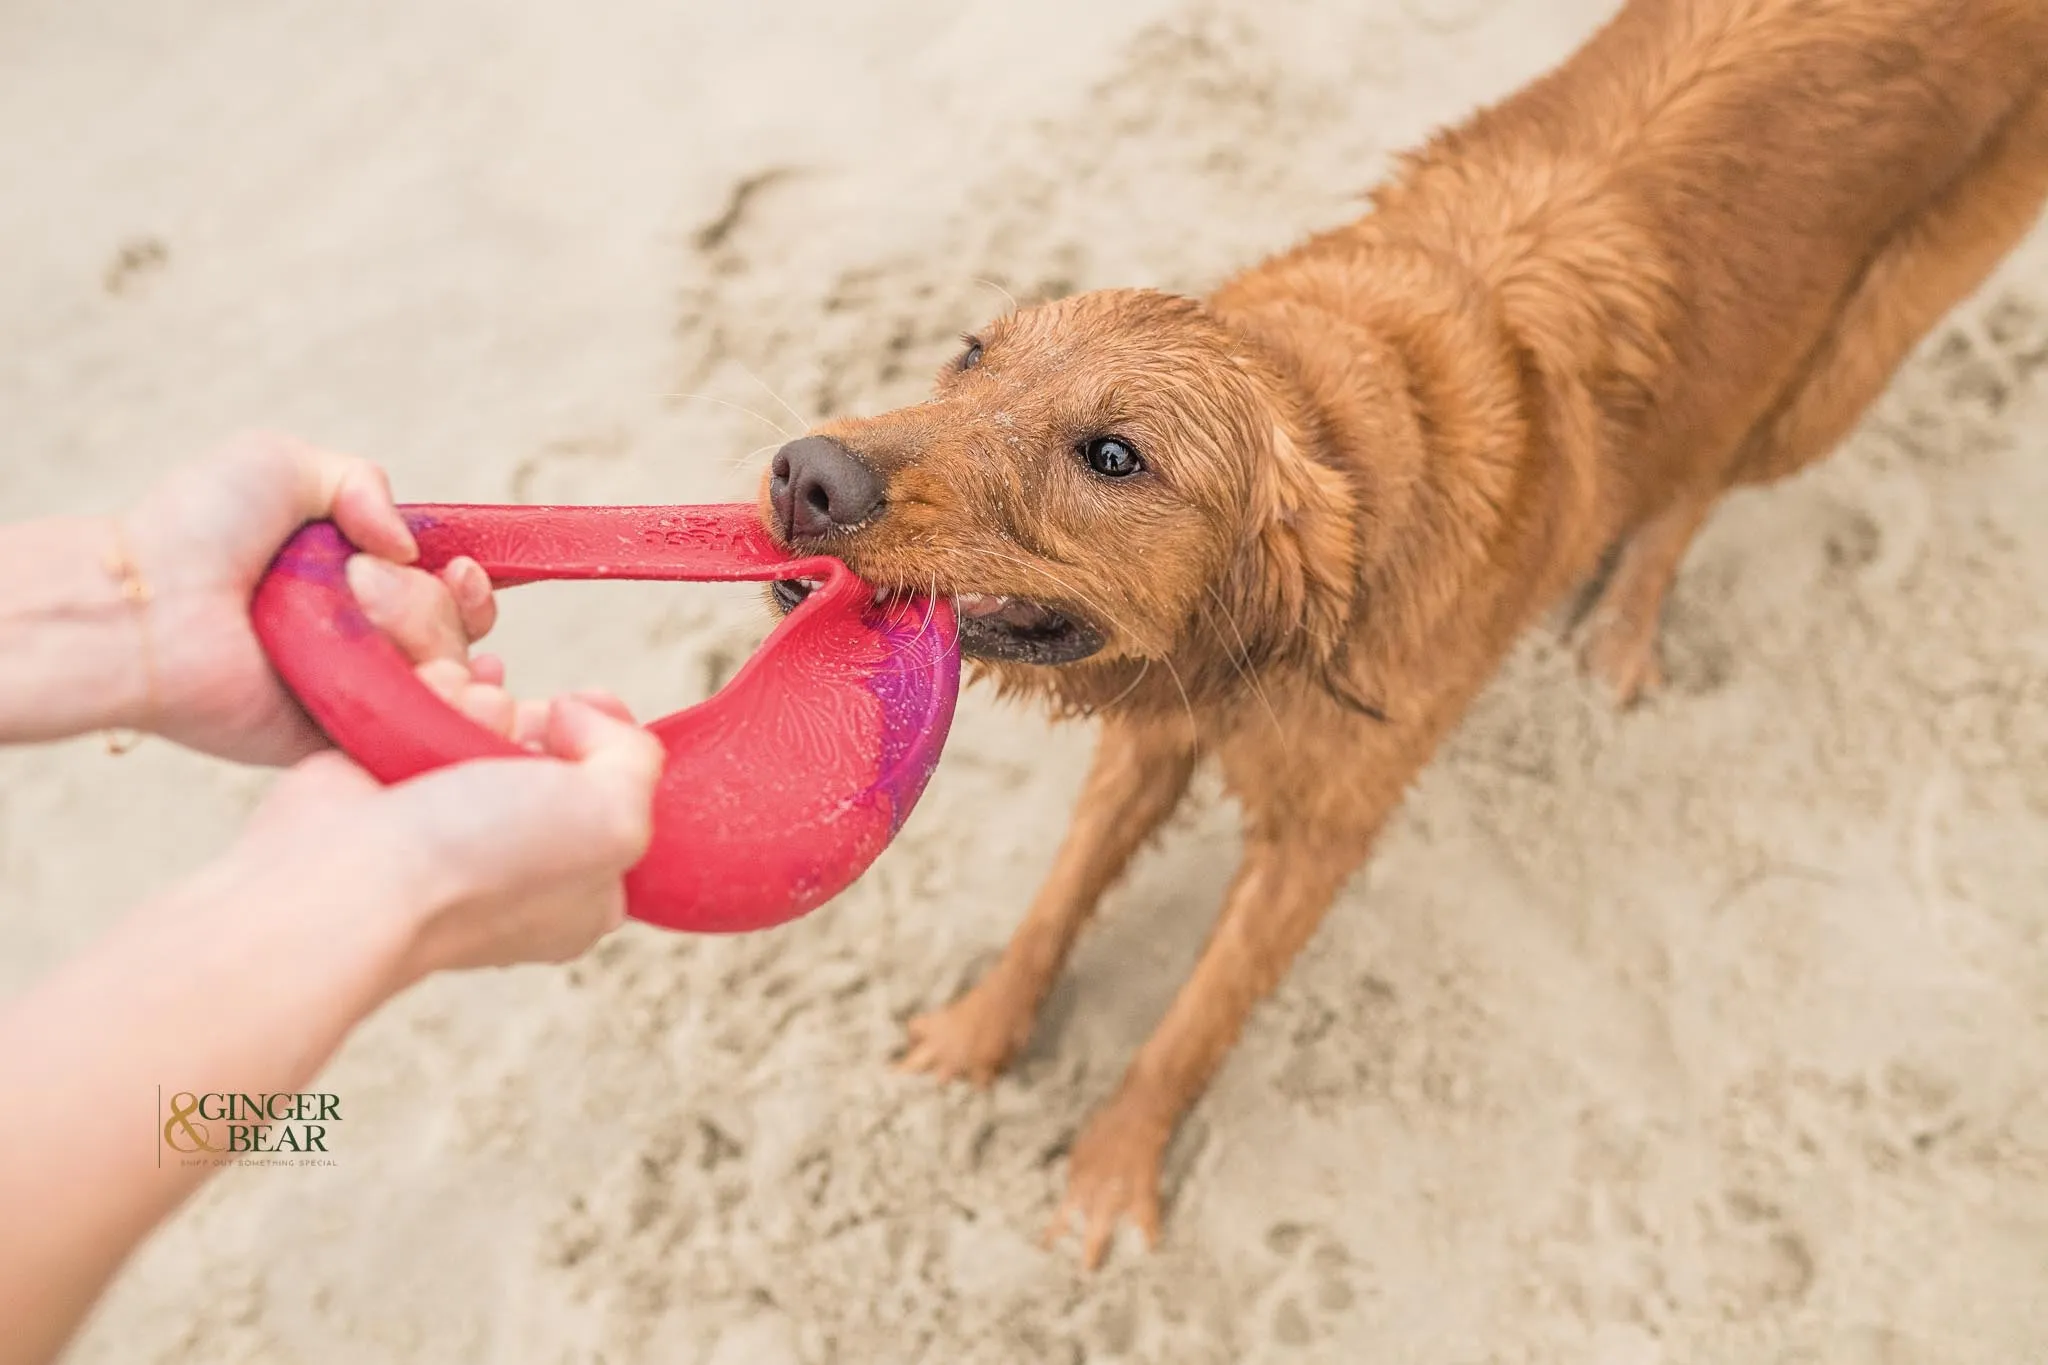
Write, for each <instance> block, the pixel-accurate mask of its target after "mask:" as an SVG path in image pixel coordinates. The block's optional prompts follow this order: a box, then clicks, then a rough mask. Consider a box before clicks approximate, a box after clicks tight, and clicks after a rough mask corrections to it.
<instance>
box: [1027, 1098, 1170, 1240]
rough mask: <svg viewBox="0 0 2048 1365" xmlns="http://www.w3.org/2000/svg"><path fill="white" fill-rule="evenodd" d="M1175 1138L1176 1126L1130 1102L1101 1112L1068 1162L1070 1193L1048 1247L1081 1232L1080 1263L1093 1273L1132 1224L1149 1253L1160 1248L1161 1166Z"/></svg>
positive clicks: (1049, 1235) (1049, 1234)
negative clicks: (1121, 1232) (1123, 1228)
mask: <svg viewBox="0 0 2048 1365" xmlns="http://www.w3.org/2000/svg"><path fill="white" fill-rule="evenodd" d="M1172 1134H1173V1129H1172V1125H1171V1124H1167V1123H1162V1122H1160V1121H1159V1119H1158V1118H1157V1117H1156V1116H1154V1115H1153V1114H1152V1113H1151V1112H1149V1111H1147V1110H1145V1109H1144V1108H1142V1107H1141V1106H1138V1105H1135V1104H1132V1103H1130V1102H1128V1101H1126V1100H1122V1099H1118V1100H1113V1101H1111V1102H1110V1103H1109V1104H1108V1105H1107V1106H1106V1107H1104V1108H1102V1109H1099V1110H1097V1111H1096V1113H1095V1116H1094V1117H1093V1118H1091V1119H1090V1120H1089V1121H1088V1126H1087V1127H1086V1128H1084V1129H1082V1131H1081V1136H1080V1137H1079V1138H1077V1139H1076V1140H1075V1142H1074V1147H1073V1151H1072V1152H1071V1153H1070V1154H1069V1156H1068V1158H1067V1194H1066V1198H1064V1199H1063V1200H1061V1201H1060V1208H1059V1212H1058V1213H1056V1214H1054V1215H1053V1220H1052V1226H1050V1227H1048V1228H1047V1229H1046V1230H1045V1243H1046V1245H1047V1246H1051V1245H1052V1244H1053V1243H1055V1242H1057V1241H1059V1240H1060V1238H1062V1237H1064V1236H1065V1235H1066V1234H1067V1233H1068V1232H1069V1231H1074V1232H1078V1233H1079V1234H1080V1237H1081V1264H1082V1265H1083V1266H1084V1267H1086V1268H1087V1269H1089V1270H1094V1269H1097V1268H1098V1267H1100V1266H1101V1264H1102V1261H1103V1258H1104V1257H1105V1256H1107V1255H1108V1254H1109V1246H1110V1242H1111V1240H1112V1239H1113V1238H1114V1237H1115V1236H1116V1232H1117V1228H1118V1227H1119V1226H1120V1225H1121V1224H1122V1223H1123V1222H1124V1221H1125V1220H1127V1219H1128V1220H1129V1221H1130V1222H1131V1223H1132V1224H1133V1225H1134V1226H1135V1227H1136V1228H1137V1229H1138V1231H1139V1232H1140V1233H1142V1234H1143V1235H1144V1238H1145V1245H1146V1247H1147V1248H1148V1249H1149V1248H1152V1247H1156V1246H1158V1245H1159V1224H1160V1206H1159V1166H1160V1161H1161V1160H1162V1158H1163V1157H1164V1156H1165V1154H1166V1142H1167V1139H1168V1138H1169V1137H1171V1136H1172Z"/></svg>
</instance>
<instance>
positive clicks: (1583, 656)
mask: <svg viewBox="0 0 2048 1365" xmlns="http://www.w3.org/2000/svg"><path fill="white" fill-rule="evenodd" d="M1579 668H1580V671H1582V672H1583V673H1584V674H1585V675H1586V676H1587V677H1589V678H1591V679H1592V680H1593V681H1594V682H1595V683H1597V684H1598V685H1599V686H1600V687H1601V689H1602V690H1603V691H1605V692H1606V694H1607V698H1608V700H1609V701H1611V702H1612V703H1613V704H1614V706H1615V708H1616V709H1617V710H1626V709H1627V708H1628V707H1631V706H1634V705H1635V704H1636V703H1637V702H1639V701H1642V700H1644V699H1645V698H1648V697H1651V696H1654V695H1656V694H1657V693H1658V692H1660V691H1662V690H1663V687H1664V669H1663V668H1662V666H1661V665H1659V664H1658V662H1657V627H1656V624H1655V621H1654V619H1653V620H1652V622H1651V623H1650V624H1649V625H1642V624H1639V623H1637V622H1635V621H1632V620H1630V619H1628V618H1627V617H1624V616H1619V615H1615V616H1608V615H1603V614H1600V613H1595V615H1594V617H1593V619H1592V621H1591V622H1589V623H1588V624H1587V627H1586V635H1585V642H1584V644H1582V645H1581V646H1580V647H1579Z"/></svg>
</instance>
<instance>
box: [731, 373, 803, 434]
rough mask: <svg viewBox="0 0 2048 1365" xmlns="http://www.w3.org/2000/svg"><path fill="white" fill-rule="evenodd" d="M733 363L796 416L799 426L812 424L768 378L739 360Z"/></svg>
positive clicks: (784, 409)
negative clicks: (771, 385) (770, 385)
mask: <svg viewBox="0 0 2048 1365" xmlns="http://www.w3.org/2000/svg"><path fill="white" fill-rule="evenodd" d="M732 363H733V365H734V366H735V367H737V368H738V370H739V372H740V373H741V374H743V375H745V376H746V377H747V378H749V379H751V380H753V381H754V383H755V384H757V385H758V386H759V387H760V389H761V392H763V393H765V394H767V395H768V396H769V397H770V398H773V399H774V400H775V401H776V402H778V403H780V404H782V410H783V411H784V412H786V413H788V414H789V415H790V416H791V417H794V418H796V424H797V426H798V427H799V428H804V427H808V426H810V421H809V419H807V418H806V417H805V416H804V415H803V414H802V413H800V412H798V411H797V410H796V408H795V406H794V405H792V404H791V403H790V401H789V400H788V399H787V398H784V397H783V396H782V395H781V394H779V393H777V392H776V391H775V390H774V389H772V388H770V387H769V385H768V381H767V380H765V379H763V378H761V376H760V375H758V374H755V373H754V372H753V371H752V370H750V369H748V368H747V367H746V366H744V365H741V364H740V363H739V362H738V361H737V360H735V361H733V362H732Z"/></svg>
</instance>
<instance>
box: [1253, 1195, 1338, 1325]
mask: <svg viewBox="0 0 2048 1365" xmlns="http://www.w3.org/2000/svg"><path fill="white" fill-rule="evenodd" d="M1265 1249H1266V1251H1267V1252H1269V1253H1270V1254H1271V1255H1272V1256H1274V1257H1275V1258H1277V1259H1278V1260H1279V1262H1280V1266H1279V1270H1278V1276H1277V1278H1276V1279H1275V1280H1274V1281H1273V1284H1272V1286H1271V1288H1269V1289H1268V1290H1267V1291H1266V1293H1265V1294H1264V1296H1263V1299H1264V1302H1263V1303H1262V1304H1261V1306H1260V1308H1259V1310H1258V1311H1259V1314H1260V1316H1261V1317H1263V1319H1264V1321H1263V1322H1262V1323H1259V1324H1258V1325H1257V1328H1256V1330H1257V1333H1258V1335H1260V1336H1263V1337H1265V1338H1266V1339H1267V1340H1269V1341H1270V1342H1271V1343H1272V1344H1273V1345H1274V1346H1275V1347H1276V1348H1277V1352H1276V1354H1277V1355H1279V1356H1281V1357H1283V1358H1289V1359H1295V1358H1299V1353H1300V1352H1301V1351H1302V1350H1303V1349H1304V1348H1306V1347H1309V1346H1313V1345H1315V1344H1316V1343H1318V1342H1322V1341H1326V1340H1327V1339H1328V1338H1329V1337H1330V1335H1331V1334H1332V1332H1334V1331H1335V1329H1336V1326H1337V1324H1338V1323H1340V1322H1341V1321H1342V1320H1343V1319H1344V1317H1345V1316H1346V1315H1347V1314H1349V1313H1350V1312H1351V1311H1352V1309H1353V1307H1354V1306H1355V1305H1356V1303H1357V1302H1358V1291H1357V1289H1356V1287H1355V1274H1356V1268H1355V1266H1354V1265H1353V1263H1352V1259H1351V1252H1350V1251H1349V1250H1348V1249H1347V1248H1346V1247H1345V1246H1344V1244H1343V1243H1342V1242H1339V1241H1338V1240H1337V1239H1336V1238H1335V1237H1334V1236H1332V1235H1331V1234H1330V1232H1329V1230H1328V1229H1327V1228H1322V1227H1318V1226H1315V1225H1313V1224H1307V1223H1275V1224H1274V1225H1273V1226H1272V1227H1270V1228H1268V1229H1267V1230H1266V1237H1265Z"/></svg>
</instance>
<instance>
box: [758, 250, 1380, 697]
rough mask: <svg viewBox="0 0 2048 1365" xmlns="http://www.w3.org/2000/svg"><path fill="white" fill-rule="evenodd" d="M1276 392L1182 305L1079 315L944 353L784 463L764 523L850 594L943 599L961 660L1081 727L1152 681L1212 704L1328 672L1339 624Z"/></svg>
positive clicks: (1129, 300)
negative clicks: (926, 391) (1298, 667)
mask: <svg viewBox="0 0 2048 1365" xmlns="http://www.w3.org/2000/svg"><path fill="white" fill-rule="evenodd" d="M1281 389H1282V385H1281V382H1280V380H1279V378H1278V376H1277V373H1276V372H1275V371H1274V370H1273V369H1272V368H1271V366H1270V365H1269V364H1268V363H1267V362H1266V361H1265V360H1262V359H1261V358H1260V357H1259V356H1258V355H1257V354H1256V353H1255V347H1254V346H1253V345H1252V344H1250V342H1249V341H1248V340H1247V339H1246V338H1245V337H1243V336H1240V335H1238V334H1236V333H1235V332H1234V331H1233V330H1232V329H1231V328H1230V327H1228V326H1226V325H1225V324H1224V322H1222V321H1221V320H1220V319H1219V318H1217V317H1216V316H1215V315H1213V314H1212V313H1211V312H1209V311H1208V310H1207V309H1205V308H1204V307H1203V306H1202V305H1201V304H1199V303H1196V302H1194V301H1193V300H1189V299H1185V298H1180V297H1176V296H1172V295H1167V294H1161V293H1154V292H1148V291H1134V290H1119V291H1104V292H1100V293H1092V294H1083V295H1078V296H1075V297H1073V298H1068V299H1063V300H1060V301H1058V302H1056V303H1050V304H1044V305H1041V306H1038V307H1034V308H1029V309H1025V310H1023V311H1020V312H1017V313H1013V314H1011V315H1009V316H1007V317H1004V318H1002V319H999V320H998V321H996V322H994V323H992V324H990V325H989V326H988V327H987V328H985V329H983V330H982V331H980V332H978V333H976V334H975V335H973V336H971V337H968V338H966V339H965V340H964V341H963V344H962V349H961V351H960V353H959V354H958V355H957V356H956V357H955V358H954V359H953V360H952V362H951V363H949V364H948V365H947V366H946V367H945V369H944V370H943V371H942V372H941V373H940V375H939V377H938V381H937V384H936V387H935V391H934V393H933V396H932V397H931V399H930V400H928V401H926V402H924V403H920V404H917V405H915V406H911V407H905V408H899V409H896V410H895V411H892V412H886V413H883V414H881V415H879V416H876V417H864V418H846V419H841V420H837V421H833V422H829V423H826V424H825V425H823V426H821V427H819V428H817V429H816V430H815V431H814V432H812V433H810V434H809V435H807V436H805V437H804V438H802V439H800V440H797V441H793V442H791V443H790V444H789V445H787V446H785V447H783V449H782V450H781V451H780V452H779V453H778V454H777V455H776V457H775V459H774V461H773V463H772V465H771V467H770V470H769V472H768V475H767V476H766V478H765V479H764V480H763V485H762V490H761V508H762V515H763V517H764V518H765V519H766V520H767V522H768V524H769V526H770V528H771V529H772V531H773V532H774V534H775V535H776V536H777V537H778V538H779V539H780V540H782V541H783V542H784V543H786V544H789V545H791V546H794V547H798V548H801V549H804V550H806V551H812V552H822V553H826V554H831V555H834V556H837V557H839V558H841V559H843V560H845V561H846V563H847V564H848V565H849V566H851V567H852V568H853V569H854V570H855V572H857V573H859V574H860V575H862V576H863V577H864V578H866V579H868V580H869V581H870V582H873V583H875V584H878V585H881V586H883V587H887V588H892V589H899V590H906V591H913V592H924V593H931V594H934V595H943V596H947V597H951V598H952V599H953V600H954V602H955V604H956V606H957V610H958V613H959V617H960V636H961V645H962V648H963V650H964V652H965V653H966V654H967V656H968V657H969V658H970V659H974V660H978V661H981V662H982V663H984V664H986V665H991V666H993V669H994V671H995V672H996V673H997V674H998V675H999V677H1000V678H1001V680H1002V681H1003V682H1005V683H1006V684H1008V685H1011V686H1018V687H1026V688H1031V689H1034V690H1040V691H1044V692H1048V693H1051V694H1052V695H1054V696H1055V697H1057V698H1060V699H1062V700H1064V701H1065V702H1067V704H1069V705H1070V706H1072V707H1074V708H1076V709H1081V710H1088V709H1095V708H1096V707H1099V706H1101V705H1104V704H1106V703H1107V701H1108V700H1109V699H1110V697H1111V696H1112V695H1114V694H1115V692H1116V689H1117V688H1118V687H1119V686H1123V687H1126V690H1128V688H1129V686H1131V685H1134V684H1132V683H1131V682H1130V680H1133V679H1137V678H1142V677H1144V676H1145V675H1146V674H1147V673H1149V672H1150V665H1151V664H1152V663H1153V662H1155V661H1158V662H1163V663H1164V664H1165V665H1166V667H1165V668H1164V669H1162V670H1160V671H1161V673H1162V674H1165V675H1169V676H1170V677H1172V678H1173V679H1174V680H1175V683H1174V685H1175V686H1178V687H1180V688H1183V689H1186V688H1190V687H1204V686H1209V687H1216V688H1225V689H1227V688H1229V687H1230V686H1231V685H1232V682H1231V680H1232V679H1233V678H1235V679H1237V680H1239V681H1240V682H1241V681H1243V680H1244V679H1245V678H1247V677H1248V676H1249V675H1251V674H1252V673H1253V672H1255V671H1257V670H1261V669H1265V668H1268V667H1270V666H1272V665H1274V664H1275V663H1276V662H1278V661H1281V660H1283V659H1294V658H1297V657H1299V658H1308V657H1310V656H1316V655H1321V656H1324V657H1325V658H1327V655H1328V653H1329V652H1330V651H1331V650H1334V649H1336V648H1338V647H1339V641H1340V638H1341V634H1342V631H1343V627H1344V624H1345V622H1346V620H1347V619H1348V617H1349V612H1350V598H1351V593H1352V585H1353V563H1354V547H1353V543H1352V541H1353V524H1352V523H1353V518H1352V508H1351V498H1350V494H1349V492H1348V491H1347V488H1346V485H1345V482H1344V480H1343V479H1342V478H1341V477H1340V476H1339V475H1337V474H1336V473H1335V472H1334V471H1332V470H1331V469H1329V468H1327V467H1325V466H1323V465H1320V464H1318V463H1316V462H1314V461H1313V460H1312V459H1310V458H1309V456H1308V455H1307V454H1306V453H1305V452H1304V451H1303V450H1302V449H1301V448H1300V443H1299V441H1298V439H1297V437H1296V436H1295V435H1294V434H1293V432H1295V431H1296V430H1298V418H1297V415H1296V414H1295V413H1294V412H1292V411H1290V410H1289V408H1290V405H1289V402H1288V400H1286V399H1285V398H1284V397H1283V396H1282V393H1281ZM805 591H806V587H805V585H803V584H801V583H784V584H779V585H777V588H776V597H777V600H778V601H779V602H780V603H781V605H782V606H783V607H784V608H785V609H786V608H788V607H790V606H793V605H794V604H795V603H796V602H797V601H799V600H801V597H802V595H803V593H804V592H805ZM1159 681H1160V682H1161V684H1164V683H1165V682H1166V678H1165V677H1162V678H1161V679H1160V680H1159Z"/></svg>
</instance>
